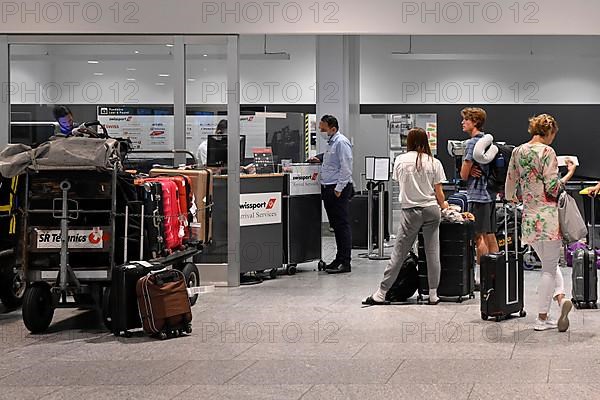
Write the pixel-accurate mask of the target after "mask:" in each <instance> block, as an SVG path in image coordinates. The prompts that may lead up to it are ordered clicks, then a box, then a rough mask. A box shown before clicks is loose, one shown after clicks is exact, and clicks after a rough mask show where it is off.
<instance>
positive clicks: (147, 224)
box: [138, 182, 165, 258]
mask: <svg viewBox="0 0 600 400" xmlns="http://www.w3.org/2000/svg"><path fill="white" fill-rule="evenodd" d="M138 184H139V186H138V187H139V188H140V199H141V201H142V204H143V207H144V216H145V217H144V221H143V222H144V243H143V244H144V257H145V258H146V257H147V258H157V257H161V256H162V255H163V254H164V252H165V243H164V242H165V240H164V237H165V232H164V231H165V229H164V224H163V222H162V216H163V215H164V211H163V201H162V193H163V191H162V185H161V183H160V182H138Z"/></svg>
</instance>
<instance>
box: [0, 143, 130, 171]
mask: <svg viewBox="0 0 600 400" xmlns="http://www.w3.org/2000/svg"><path fill="white" fill-rule="evenodd" d="M119 166H120V157H119V147H118V142H117V141H116V140H114V139H91V138H84V137H72V138H60V139H56V140H53V141H50V142H47V143H44V144H42V145H40V146H39V147H38V148H36V149H32V148H31V147H29V146H27V145H23V144H11V145H8V146H7V147H6V148H4V149H3V150H2V151H1V152H0V175H1V176H3V177H5V178H12V177H14V176H17V175H20V174H22V173H24V172H25V171H26V170H27V168H32V169H35V170H37V169H40V170H41V169H44V170H47V169H89V168H97V169H112V168H114V167H119Z"/></svg>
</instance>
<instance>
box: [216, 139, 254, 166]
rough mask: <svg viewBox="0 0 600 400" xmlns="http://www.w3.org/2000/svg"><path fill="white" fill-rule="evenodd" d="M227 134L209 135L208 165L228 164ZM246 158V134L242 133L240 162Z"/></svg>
mask: <svg viewBox="0 0 600 400" xmlns="http://www.w3.org/2000/svg"><path fill="white" fill-rule="evenodd" d="M227 138H228V136H227V135H208V141H207V151H206V165H207V166H208V167H226V166H227ZM245 158H246V136H244V135H240V163H242V162H243V161H244V159H245Z"/></svg>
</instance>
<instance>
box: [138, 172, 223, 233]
mask: <svg viewBox="0 0 600 400" xmlns="http://www.w3.org/2000/svg"><path fill="white" fill-rule="evenodd" d="M163 175H168V176H176V175H181V176H186V177H188V178H189V179H190V184H191V188H192V193H193V205H195V208H196V210H195V213H194V217H195V221H193V222H199V223H200V224H201V225H202V228H201V229H202V230H201V233H200V237H199V239H200V241H201V242H202V243H210V242H211V241H212V202H213V178H212V171H211V170H210V169H207V168H204V169H166V168H160V169H152V170H151V171H150V176H163ZM192 207H193V206H192Z"/></svg>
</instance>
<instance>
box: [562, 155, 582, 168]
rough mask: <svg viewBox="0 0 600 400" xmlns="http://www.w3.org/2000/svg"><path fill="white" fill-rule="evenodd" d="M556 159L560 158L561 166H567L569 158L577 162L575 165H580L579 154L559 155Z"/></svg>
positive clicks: (574, 162)
mask: <svg viewBox="0 0 600 400" xmlns="http://www.w3.org/2000/svg"><path fill="white" fill-rule="evenodd" d="M556 159H557V160H558V166H559V167H566V166H567V160H571V161H572V162H573V164H575V166H577V167H578V166H579V159H578V158H577V156H558V157H556Z"/></svg>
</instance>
